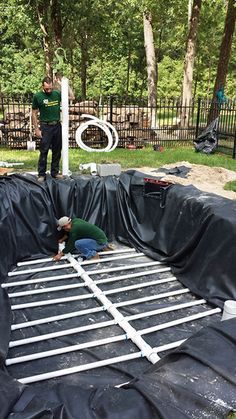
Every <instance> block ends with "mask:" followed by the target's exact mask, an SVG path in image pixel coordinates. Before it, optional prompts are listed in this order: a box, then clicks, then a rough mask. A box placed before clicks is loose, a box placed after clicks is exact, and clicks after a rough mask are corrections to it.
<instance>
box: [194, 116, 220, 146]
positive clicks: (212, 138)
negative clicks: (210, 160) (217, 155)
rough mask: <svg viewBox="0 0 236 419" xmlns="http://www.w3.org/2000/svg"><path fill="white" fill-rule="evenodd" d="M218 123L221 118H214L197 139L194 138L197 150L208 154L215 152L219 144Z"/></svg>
mask: <svg viewBox="0 0 236 419" xmlns="http://www.w3.org/2000/svg"><path fill="white" fill-rule="evenodd" d="M218 124H219V118H216V119H214V121H212V122H211V123H210V124H209V125H208V126H207V127H206V128H205V129H204V130H203V132H202V133H201V134H200V135H199V136H198V137H197V138H196V140H194V142H193V144H194V147H195V150H196V151H201V152H203V153H206V154H211V153H214V151H215V150H216V147H217V145H218V133H217V129H218Z"/></svg>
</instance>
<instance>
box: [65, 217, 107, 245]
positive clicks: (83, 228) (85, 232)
mask: <svg viewBox="0 0 236 419" xmlns="http://www.w3.org/2000/svg"><path fill="white" fill-rule="evenodd" d="M79 239H94V240H96V241H97V242H98V243H99V244H105V243H107V241H108V240H107V237H106V235H105V233H104V232H103V231H102V230H101V229H100V228H99V227H97V226H96V225H94V224H90V223H88V222H87V221H84V220H82V219H81V218H73V220H72V227H71V230H70V232H69V238H68V241H67V244H66V246H65V247H64V249H63V253H71V252H72V251H73V250H74V248H75V241H76V240H79Z"/></svg>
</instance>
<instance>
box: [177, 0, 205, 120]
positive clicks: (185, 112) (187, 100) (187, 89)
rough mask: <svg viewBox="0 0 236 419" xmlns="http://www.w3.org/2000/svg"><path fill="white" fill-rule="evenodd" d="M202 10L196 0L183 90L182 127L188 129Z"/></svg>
mask: <svg viewBox="0 0 236 419" xmlns="http://www.w3.org/2000/svg"><path fill="white" fill-rule="evenodd" d="M200 9H201V0H194V1H193V8H192V15H191V22H190V27H189V34H188V39H187V48H186V54H185V62H184V77H183V88H182V106H183V108H182V112H181V117H180V123H181V127H187V126H188V123H189V106H190V104H191V101H192V84H193V68H194V60H195V54H196V41H197V27H198V20H199V14H200Z"/></svg>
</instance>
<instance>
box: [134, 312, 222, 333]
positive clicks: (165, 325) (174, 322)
mask: <svg viewBox="0 0 236 419" xmlns="http://www.w3.org/2000/svg"><path fill="white" fill-rule="evenodd" d="M220 312H221V309H220V308H214V309H212V310H207V311H204V312H202V313H197V314H193V315H192V316H188V317H182V318H181V319H176V320H172V321H170V322H166V323H163V324H159V325H157V326H152V327H148V328H146V329H143V330H140V331H139V333H140V334H141V335H147V334H148V333H153V332H157V331H158V330H162V329H167V328H169V327H173V326H177V325H178V324H182V323H187V322H191V321H193V320H197V319H201V318H203V317H206V316H211V315H212V314H216V313H220Z"/></svg>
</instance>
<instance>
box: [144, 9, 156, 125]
mask: <svg viewBox="0 0 236 419" xmlns="http://www.w3.org/2000/svg"><path fill="white" fill-rule="evenodd" d="M143 29H144V45H145V51H146V61H147V76H148V77H147V78H148V80H147V84H148V85H147V87H148V105H149V106H150V107H151V113H152V115H151V125H152V126H155V108H156V101H157V62H156V54H155V47H154V37H153V30H152V15H151V13H150V12H149V11H145V12H144V13H143Z"/></svg>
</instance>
